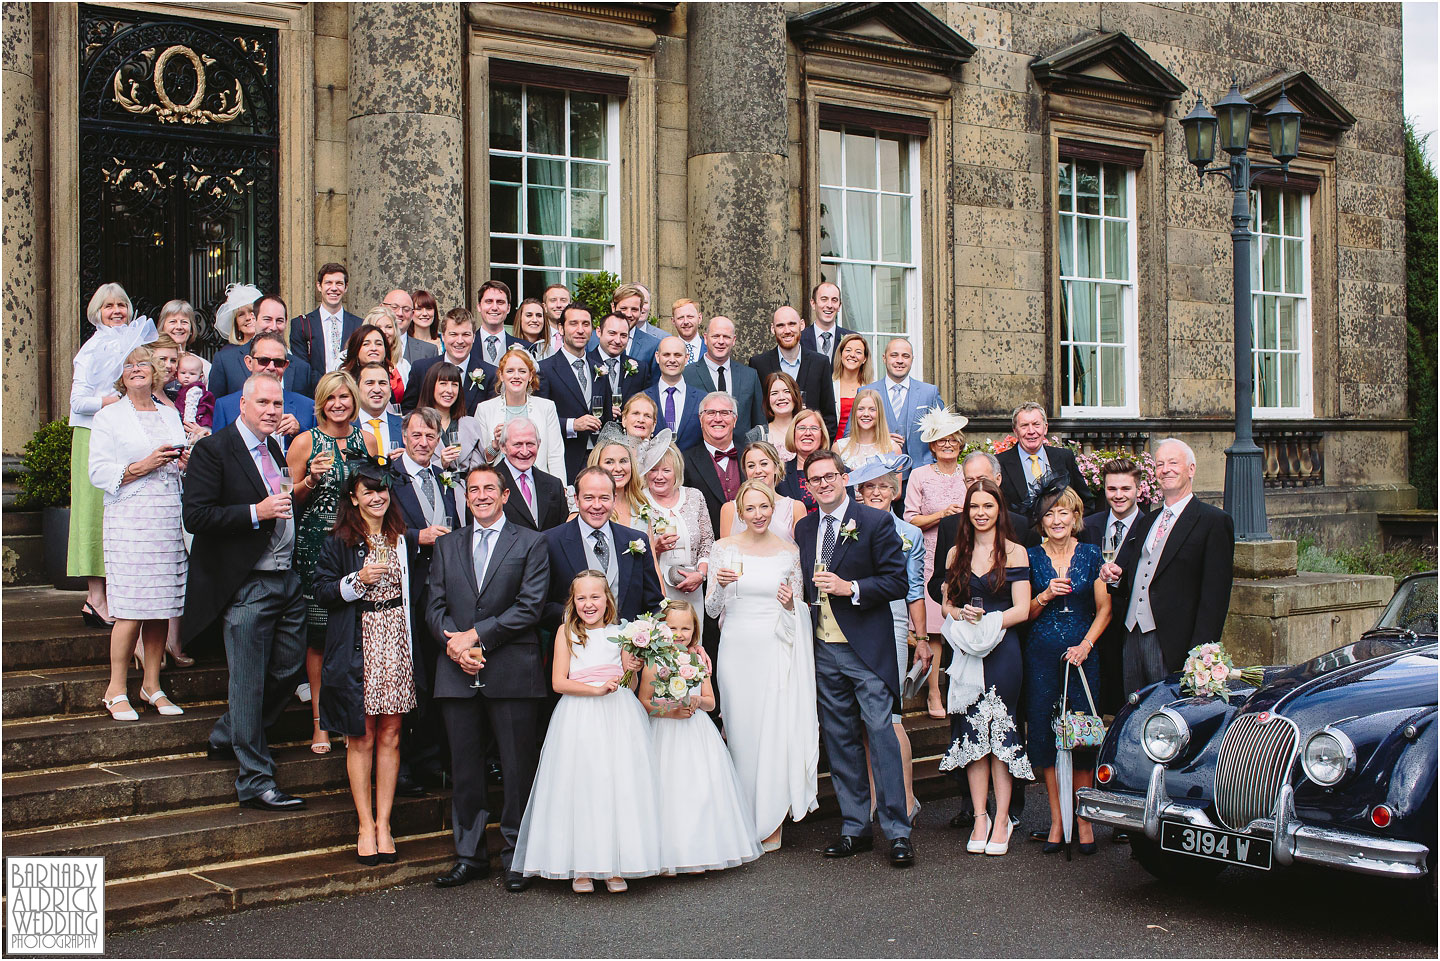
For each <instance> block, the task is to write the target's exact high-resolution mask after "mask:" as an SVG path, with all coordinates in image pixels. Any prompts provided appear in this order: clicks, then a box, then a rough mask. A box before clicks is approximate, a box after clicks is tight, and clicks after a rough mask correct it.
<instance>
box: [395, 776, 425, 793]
mask: <svg viewBox="0 0 1440 961" xmlns="http://www.w3.org/2000/svg"><path fill="white" fill-rule="evenodd" d="M395 794H396V796H397V797H424V796H425V787H424V785H422V784H419V783H417V782H416V781H415V780H414V779H412V778H409V777H397V778H396V779H395Z"/></svg>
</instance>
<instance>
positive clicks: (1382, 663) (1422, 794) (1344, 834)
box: [1079, 572, 1440, 889]
mask: <svg viewBox="0 0 1440 961" xmlns="http://www.w3.org/2000/svg"><path fill="white" fill-rule="evenodd" d="M1435 586H1436V575H1435V573H1434V572H1431V573H1428V574H1414V575H1411V576H1410V577H1407V578H1405V579H1404V580H1403V581H1401V582H1400V585H1399V588H1398V589H1397V590H1396V592H1395V596H1394V597H1393V598H1391V601H1390V604H1389V606H1388V607H1386V609H1385V613H1384V615H1382V616H1381V618H1380V622H1379V623H1378V624H1377V625H1376V626H1375V627H1374V628H1373V629H1372V630H1369V631H1366V632H1365V633H1364V634H1363V635H1361V637H1360V639H1359V640H1357V641H1355V642H1354V643H1351V644H1347V645H1345V646H1344V647H1340V648H1337V649H1335V650H1333V651H1331V652H1329V653H1328V654H1322V655H1321V656H1319V657H1317V658H1315V659H1313V660H1310V661H1306V662H1305V663H1303V664H1296V665H1294V666H1291V667H1279V668H1268V669H1266V671H1265V682H1264V684H1263V685H1262V686H1261V687H1260V688H1259V689H1256V688H1254V687H1251V686H1249V685H1246V684H1242V683H1239V682H1232V684H1231V685H1230V689H1231V692H1232V693H1231V696H1230V702H1229V703H1228V704H1227V703H1225V701H1223V700H1221V699H1220V698H1214V697H1211V698H1195V697H1186V696H1184V695H1182V694H1181V693H1180V690H1179V675H1175V676H1172V677H1169V678H1167V679H1165V680H1164V681H1161V682H1160V683H1158V684H1154V685H1151V686H1150V687H1148V688H1146V689H1144V690H1142V691H1139V692H1138V693H1136V694H1132V695H1131V696H1130V703H1129V704H1127V705H1126V706H1125V707H1124V708H1122V709H1121V711H1120V713H1119V714H1118V715H1116V717H1115V722H1114V724H1113V725H1112V727H1111V729H1110V732H1109V734H1108V735H1107V736H1106V738H1105V743H1104V745H1103V746H1102V747H1101V749H1100V756H1099V758H1098V765H1097V768H1096V772H1095V781H1096V785H1095V787H1093V788H1086V789H1082V790H1081V791H1080V792H1079V797H1080V804H1079V813H1080V814H1081V815H1082V816H1083V817H1086V818H1089V819H1090V820H1092V821H1096V822H1098V823H1101V824H1110V825H1113V826H1114V827H1115V828H1116V829H1118V830H1122V831H1127V832H1129V834H1130V843H1131V846H1132V850H1133V851H1134V854H1135V858H1136V859H1137V860H1138V861H1139V862H1140V864H1141V865H1142V866H1143V867H1144V868H1145V869H1146V870H1148V871H1150V873H1152V874H1154V875H1156V876H1157V877H1160V878H1164V879H1167V880H1175V881H1198V880H1204V879H1206V878H1208V877H1212V876H1214V875H1215V874H1216V873H1218V872H1220V871H1222V870H1224V869H1225V867H1226V866H1227V865H1241V866H1244V867H1250V868H1259V869H1261V870H1269V869H1271V868H1272V867H1275V866H1286V865H1289V864H1292V863H1311V864H1319V865H1324V866H1327V867H1332V868H1338V869H1340V870H1343V871H1356V872H1360V873H1363V874H1374V875H1384V876H1388V877H1397V878H1412V879H1415V880H1417V881H1418V880H1421V879H1424V878H1426V876H1427V875H1428V876H1429V878H1430V882H1429V883H1430V884H1431V886H1432V889H1433V885H1434V877H1435V873H1434V872H1435V844H1436V809H1435V780H1436V773H1435V768H1436V739H1437V724H1436V690H1437V680H1440V672H1437V653H1436V593H1435Z"/></svg>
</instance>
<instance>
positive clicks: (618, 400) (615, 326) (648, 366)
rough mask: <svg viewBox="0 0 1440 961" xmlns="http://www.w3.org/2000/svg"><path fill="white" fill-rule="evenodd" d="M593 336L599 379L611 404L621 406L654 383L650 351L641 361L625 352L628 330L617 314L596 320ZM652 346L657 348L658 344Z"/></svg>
mask: <svg viewBox="0 0 1440 961" xmlns="http://www.w3.org/2000/svg"><path fill="white" fill-rule="evenodd" d="M597 334H598V336H599V338H600V349H599V350H598V351H596V352H595V355H596V357H597V358H598V360H599V366H601V367H603V368H604V369H605V374H604V378H603V379H604V380H605V382H606V386H607V387H608V388H609V391H610V399H611V402H612V403H615V404H623V403H624V402H625V401H627V400H629V399H630V398H631V396H632V395H634V394H639V393H643V392H644V390H645V388H647V387H649V386H650V383H651V381H652V380H653V379H654V378H653V377H651V375H650V371H651V370H652V369H653V368H654V366H655V352H654V351H653V350H652V351H651V352H650V354H649V355H648V356H644V357H642V356H639V355H636V354H631V353H630V352H629V351H628V350H626V349H625V342H626V340H627V339H628V338H629V336H630V328H628V327H626V326H625V318H624V317H621V316H620V315H619V314H606V315H605V316H604V317H602V318H600V327H599V330H598V331H597ZM655 346H656V347H657V348H658V347H659V346H660V343H659V341H656V343H655Z"/></svg>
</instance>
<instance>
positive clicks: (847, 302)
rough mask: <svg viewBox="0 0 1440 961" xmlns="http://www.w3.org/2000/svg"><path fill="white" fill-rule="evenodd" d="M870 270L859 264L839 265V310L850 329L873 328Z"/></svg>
mask: <svg viewBox="0 0 1440 961" xmlns="http://www.w3.org/2000/svg"><path fill="white" fill-rule="evenodd" d="M870 270H871V269H870V268H869V267H866V266H863V265H861V264H841V265H840V310H841V312H842V313H843V314H844V316H845V319H846V320H847V321H848V322H849V324H848V326H849V327H850V329H851V330H858V331H872V330H874V329H875V315H874V304H875V300H874V294H873V292H872V291H871V289H870ZM871 353H874V351H873V350H872V351H871Z"/></svg>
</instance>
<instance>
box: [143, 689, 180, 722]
mask: <svg viewBox="0 0 1440 961" xmlns="http://www.w3.org/2000/svg"><path fill="white" fill-rule="evenodd" d="M162 697H163V698H165V700H167V701H170V695H169V694H166V693H165V692H164V691H163V690H157V691H156V692H155V693H154V694H147V693H145V688H144V687H141V688H140V698H141V699H142V700H143V701H145V702H146V703H147V704H149V705H150V706H151V707H153V708H154V709H155V710H156V711H157V712H158V713H160V714H161V715H163V716H164V717H178V716H180V715H181V714H184V713H185V712H184V711H182V710H181V709H180V706H179V705H178V704H176V703H175V702H174V701H170V703H169V704H156V703H155V702H156V701H158V700H160V699H161V698H162Z"/></svg>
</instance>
